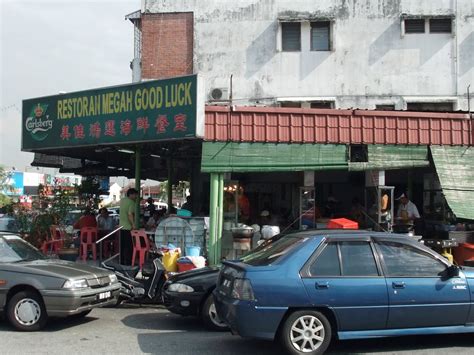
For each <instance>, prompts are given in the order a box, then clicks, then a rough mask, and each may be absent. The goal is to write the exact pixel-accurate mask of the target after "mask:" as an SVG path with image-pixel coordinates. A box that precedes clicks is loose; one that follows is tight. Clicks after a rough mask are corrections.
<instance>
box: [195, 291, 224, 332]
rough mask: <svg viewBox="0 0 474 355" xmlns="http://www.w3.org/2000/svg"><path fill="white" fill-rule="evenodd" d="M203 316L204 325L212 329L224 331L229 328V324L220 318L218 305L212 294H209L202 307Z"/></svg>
mask: <svg viewBox="0 0 474 355" xmlns="http://www.w3.org/2000/svg"><path fill="white" fill-rule="evenodd" d="M201 318H202V321H203V322H204V325H205V326H206V327H207V328H208V329H210V330H218V331H223V330H227V329H228V328H227V325H226V324H225V323H224V322H223V321H221V320H220V318H219V316H218V315H217V311H216V305H215V304H214V298H213V297H212V294H210V295H209V296H207V298H206V301H205V302H204V304H203V306H202V309H201Z"/></svg>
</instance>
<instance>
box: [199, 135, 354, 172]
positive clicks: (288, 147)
mask: <svg viewBox="0 0 474 355" xmlns="http://www.w3.org/2000/svg"><path fill="white" fill-rule="evenodd" d="M337 169H340V170H347V147H346V145H342V144H283V143H275V144H272V143H238V142H204V143H203V147H202V162H201V170H202V171H203V172H206V173H211V172H212V173H225V172H273V171H304V170H337Z"/></svg>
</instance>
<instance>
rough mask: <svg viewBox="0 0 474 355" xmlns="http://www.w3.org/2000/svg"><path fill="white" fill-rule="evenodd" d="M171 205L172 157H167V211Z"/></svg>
mask: <svg viewBox="0 0 474 355" xmlns="http://www.w3.org/2000/svg"><path fill="white" fill-rule="evenodd" d="M172 206H173V159H172V158H171V157H170V158H168V213H170V212H169V211H170V208H171V207H172Z"/></svg>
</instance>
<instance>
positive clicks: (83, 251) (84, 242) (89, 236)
mask: <svg viewBox="0 0 474 355" xmlns="http://www.w3.org/2000/svg"><path fill="white" fill-rule="evenodd" d="M79 239H80V241H81V247H80V250H79V255H81V259H82V260H86V259H87V252H88V251H89V247H90V249H91V251H92V258H93V259H94V260H96V259H97V247H96V245H95V242H96V241H97V227H82V228H81V235H80V237H79Z"/></svg>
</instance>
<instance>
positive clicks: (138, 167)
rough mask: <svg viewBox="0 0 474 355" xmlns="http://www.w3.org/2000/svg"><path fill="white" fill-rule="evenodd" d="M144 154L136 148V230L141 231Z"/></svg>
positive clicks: (138, 147)
mask: <svg viewBox="0 0 474 355" xmlns="http://www.w3.org/2000/svg"><path fill="white" fill-rule="evenodd" d="M141 173H142V154H141V148H140V146H136V147H135V190H137V191H138V200H137V202H136V204H135V228H136V229H140V199H141V197H142V193H141V189H140V185H141Z"/></svg>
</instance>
